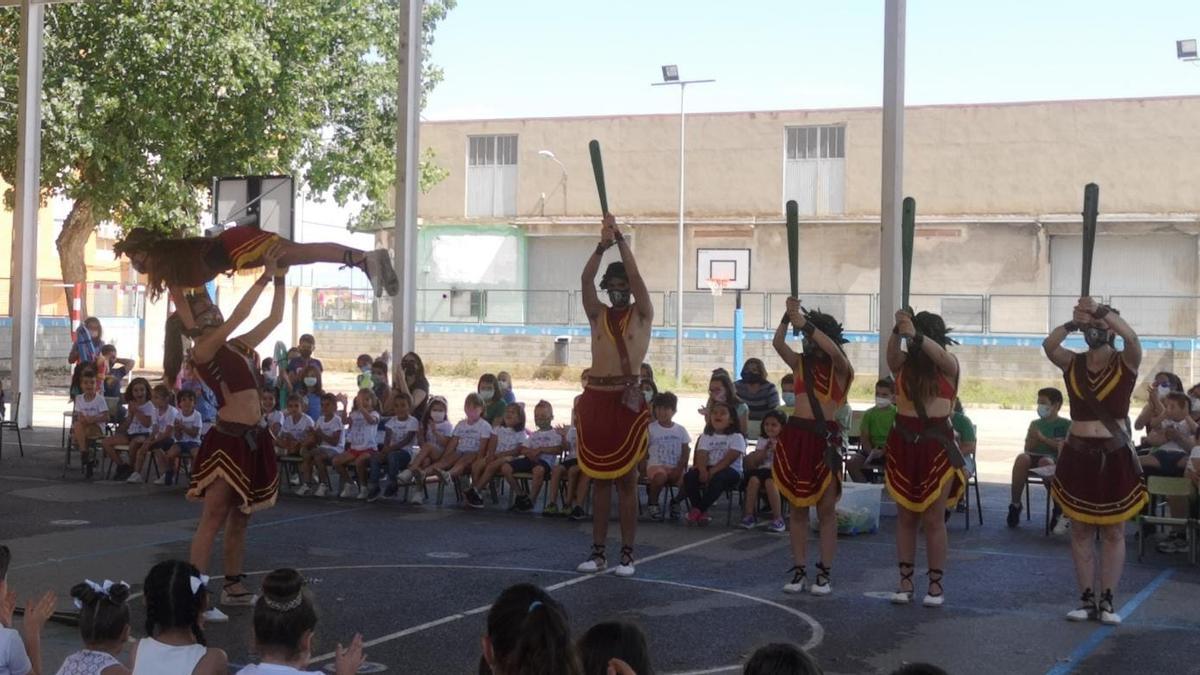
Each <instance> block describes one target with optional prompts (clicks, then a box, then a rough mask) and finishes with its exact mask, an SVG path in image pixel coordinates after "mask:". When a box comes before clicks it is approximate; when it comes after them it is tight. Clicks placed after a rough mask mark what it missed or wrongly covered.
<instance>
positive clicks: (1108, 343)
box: [1042, 298, 1146, 625]
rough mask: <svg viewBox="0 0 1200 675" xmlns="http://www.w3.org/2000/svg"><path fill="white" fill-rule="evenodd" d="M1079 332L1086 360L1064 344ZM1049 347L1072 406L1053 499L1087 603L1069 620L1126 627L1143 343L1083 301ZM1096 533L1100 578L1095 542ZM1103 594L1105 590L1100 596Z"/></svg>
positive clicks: (1140, 500) (1138, 501) (1111, 313)
mask: <svg viewBox="0 0 1200 675" xmlns="http://www.w3.org/2000/svg"><path fill="white" fill-rule="evenodd" d="M1077 330H1082V331H1083V338H1084V341H1085V342H1086V343H1087V346H1088V350H1087V351H1086V352H1084V353H1081V354H1076V353H1074V352H1072V351H1070V350H1068V349H1066V348H1064V347H1063V346H1062V343H1063V340H1065V339H1067V336H1068V335H1070V334H1071V333H1073V332H1074V331H1077ZM1118 335H1119V336H1121V339H1122V340H1123V341H1124V349H1122V350H1120V351H1117V349H1116V348H1114V346H1113V343H1114V342H1115V341H1116V336H1118ZM1042 349H1043V350H1044V351H1045V352H1046V356H1047V357H1048V358H1049V359H1050V362H1051V363H1053V364H1054V365H1056V366H1058V367H1059V368H1061V369H1062V372H1063V380H1064V381H1065V382H1066V385H1067V397H1068V399H1069V400H1070V403H1071V431H1070V435H1069V436H1067V441H1066V442H1065V443H1064V444H1063V446H1062V450H1061V451H1059V454H1058V466H1057V467H1056V468H1055V471H1054V482H1053V483H1052V484H1051V494H1053V496H1054V499H1055V501H1057V502H1058V505H1059V506H1060V507H1062V510H1063V513H1065V514H1066V515H1067V517H1069V518H1070V519H1071V558H1072V559H1073V560H1074V561H1075V578H1076V581H1077V582H1078V583H1079V590H1080V592H1081V600H1082V604H1081V605H1080V606H1079V607H1078V608H1077V609H1074V610H1071V611H1070V612H1068V613H1067V619H1068V620H1070V621H1088V620H1095V619H1100V621H1101V622H1103V623H1106V624H1110V625H1115V624H1119V623H1121V617H1120V615H1118V614H1117V612H1116V609H1114V604H1113V594H1114V593H1115V592H1116V588H1117V583H1118V582H1119V581H1120V580H1121V571H1122V568H1123V567H1124V565H1125V521H1127V520H1129V519H1130V518H1133V517H1134V516H1135V515H1137V513H1138V512H1139V511H1141V510H1142V508H1143V507H1144V506H1145V504H1146V488H1145V486H1144V485H1143V484H1142V481H1141V479H1140V477H1139V475H1138V465H1137V460H1136V459H1135V457H1134V454H1133V452H1132V451H1131V450H1130V443H1129V427H1128V426H1127V425H1128V422H1127V417H1128V415H1129V399H1130V396H1131V395H1132V394H1133V388H1134V386H1135V384H1136V383H1137V370H1138V366H1139V365H1141V363H1142V345H1141V343H1140V342H1139V341H1138V336H1137V333H1135V332H1133V329H1132V328H1130V327H1129V324H1127V323H1125V320H1124V319H1122V318H1121V315H1120V314H1119V313H1117V311H1116V310H1114V309H1113V308H1111V307H1109V306H1107V305H1101V304H1097V303H1096V301H1095V300H1093V299H1092V298H1080V299H1079V304H1077V305H1076V306H1075V312H1074V315H1073V317H1072V319H1071V320H1070V321H1068V322H1067V323H1065V324H1063V325H1062V326H1059V327H1057V328H1055V329H1054V330H1052V331H1050V334H1049V335H1048V336H1046V339H1045V340H1044V341H1043V342H1042ZM1097 531H1098V532H1099V534H1100V542H1101V543H1100V561H1099V562H1100V564H1099V574H1097V570H1096V552H1095V545H1094V543H1093V542H1094V540H1095V539H1096V534H1097ZM1096 588H1100V589H1102V591H1101V593H1100V597H1099V598H1097V597H1096V592H1095V590H1093V589H1096Z"/></svg>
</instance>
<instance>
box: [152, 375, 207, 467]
mask: <svg viewBox="0 0 1200 675" xmlns="http://www.w3.org/2000/svg"><path fill="white" fill-rule="evenodd" d="M178 403H179V408H178V411H177V414H176V415H175V421H174V422H173V423H172V429H171V438H172V441H173V442H172V443H171V447H170V448H169V449H168V450H167V452H166V454H165V455H164V456H162V457H160V456H159V455H160V453H161V452H162V451H161V450H157V451H155V453H154V457H155V459H156V460H157V461H158V462H159V463H160V464H163V465H164V466H166V467H167V470H166V471H164V472H163V476H164V479H163V481H162V484H164V485H174V484H175V481H176V480H177V479H178V477H179V463H180V462H179V458H180V457H191V456H192V454H193V453H194V452H195V451H196V450H197V449H198V448H199V447H200V429H201V428H203V427H204V419H203V418H202V416H201V415H200V411H199V410H196V392H195V391H193V390H191V389H184V390H182V391H180V392H179V401H178ZM156 482H157V481H156Z"/></svg>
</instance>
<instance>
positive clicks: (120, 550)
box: [9, 506, 367, 570]
mask: <svg viewBox="0 0 1200 675" xmlns="http://www.w3.org/2000/svg"><path fill="white" fill-rule="evenodd" d="M364 508H367V507H365V506H360V507H358V508H353V509H341V510H338V511H329V512H326V513H310V514H308V515H304V516H295V517H292V518H281V519H280V520H272V521H268V522H265V523H262V522H260V523H252V524H251V525H249V526H248V527H247V528H246V529H248V530H254V529H257V528H260V527H271V526H273V525H286V524H288V523H295V522H299V521H302V520H312V519H314V518H325V517H328V516H336V515H339V514H342V513H351V512H353V511H361V510H363V509H364ZM191 540H192V535H187V536H185V537H174V538H171V539H162V540H160V541H151V542H144V543H141V544H134V545H132V546H121V547H118V548H108V549H102V550H99V551H90V552H88V553H81V554H79V555H73V556H68V557H66V558H49V559H47V560H43V561H41V562H35V563H27V564H25V565H16V566H14V567H11V568H9V569H12V570H23V569H28V568H31V567H41V566H42V565H48V564H50V563H64V562H70V561H73V560H84V559H87V558H99V557H101V556H106V555H110V554H112V553H124V552H125V551H136V550H139V549H143V548H152V547H154V546H166V545H167V544H178V543H180V542H184V541H191Z"/></svg>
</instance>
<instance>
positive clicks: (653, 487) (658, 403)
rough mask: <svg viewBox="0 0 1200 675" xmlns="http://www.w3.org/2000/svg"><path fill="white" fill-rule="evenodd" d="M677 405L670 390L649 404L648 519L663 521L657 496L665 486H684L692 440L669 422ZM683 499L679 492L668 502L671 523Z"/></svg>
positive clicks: (676, 425)
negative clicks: (651, 415)
mask: <svg viewBox="0 0 1200 675" xmlns="http://www.w3.org/2000/svg"><path fill="white" fill-rule="evenodd" d="M678 405H679V399H678V398H676V397H675V394H673V393H671V392H669V391H665V392H663V393H661V394H659V395H657V396H655V397H654V400H653V402H652V403H651V409H652V412H653V414H654V421H653V422H651V423H650V428H649V431H648V435H649V437H650V442H649V445H650V448H649V457H648V458H647V460H646V479H647V480H648V481H649V482H650V484H649V485H648V486H646V501H647V502H648V504H649V505H648V507H647V510H648V511H649V512H650V520H655V521H661V520H662V519H663V512H662V508H661V507H660V506H659V505H658V497H659V495H660V494H661V493H662V491H663V488H664V487H666V486H667V485H674V486H675V487H683V474H684V472H686V471H687V463H688V455H689V451H690V447H689V446H690V445H691V443H692V437H691V436H690V435H689V434H688V432H687V429H684V428H683V426H681V425H679V424H675V422H674V421H672V419H673V418H674V417H675V409H676V408H677V407H678ZM683 498H684V494H683V491H682V490H680V491H679V493H678V494H677V496H676V497H675V499H672V500H671V504H670V514H669V515H670V518H671V520H676V519H678V518H679V502H680V501H681V500H682V499H683Z"/></svg>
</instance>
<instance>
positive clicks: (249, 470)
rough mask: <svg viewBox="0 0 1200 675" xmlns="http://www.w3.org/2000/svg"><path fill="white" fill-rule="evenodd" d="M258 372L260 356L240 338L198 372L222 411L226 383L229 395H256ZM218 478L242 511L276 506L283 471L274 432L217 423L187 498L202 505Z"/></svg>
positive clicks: (207, 438) (205, 443)
mask: <svg viewBox="0 0 1200 675" xmlns="http://www.w3.org/2000/svg"><path fill="white" fill-rule="evenodd" d="M260 373H261V370H260V369H259V367H258V354H257V353H256V352H255V351H254V350H253V349H250V348H249V347H246V346H245V345H243V344H242V343H240V342H238V341H236V340H234V341H232V342H227V343H225V344H223V345H221V347H220V348H219V349H217V353H216V354H214V355H213V357H212V359H211V360H210V361H207V362H205V363H197V364H196V374H197V375H199V376H200V379H201V380H203V381H204V383H205V384H207V385H208V386H209V388H210V389H212V390H213V393H214V394H216V397H217V405H218V406H219V407H221V408H224V407H225V396H224V392H223V390H222V387H221V385H222V384H224V385H225V389H227V390H228V391H229V392H231V393H232V392H238V391H245V390H247V389H253V390H256V391H258V390H261V380H260V379H259V378H260V377H261V375H260ZM217 480H224V481H225V482H226V483H228V484H229V485H230V487H232V488H233V490H234V491H235V492H237V494H238V496H239V497H240V498H241V502H242V503H241V504H240V505H238V508H239V509H241V511H242V512H243V513H253V512H255V511H259V510H262V509H265V508H269V507H271V506H273V505H274V504H275V498H276V496H277V495H278V493H279V467H278V465H277V464H276V461H275V448H274V443H273V442H272V439H271V433H270V431H268V430H267V429H266V428H264V427H260V426H253V427H243V426H241V425H236V424H229V423H226V422H223V421H221V420H219V419H218V421H217V423H216V424H215V425H214V426H213V427H212V428H211V429H209V430H208V433H206V434H205V435H204V438H203V439H202V441H201V443H200V450H199V451H197V453H196V460H195V462H194V466H193V471H192V481H191V485H190V486H189V487H188V492H187V496H188V499H191V500H193V501H202V500H203V499H204V491H205V490H207V489H208V486H209V485H211V484H213V483H214V482H215V481H217Z"/></svg>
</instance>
